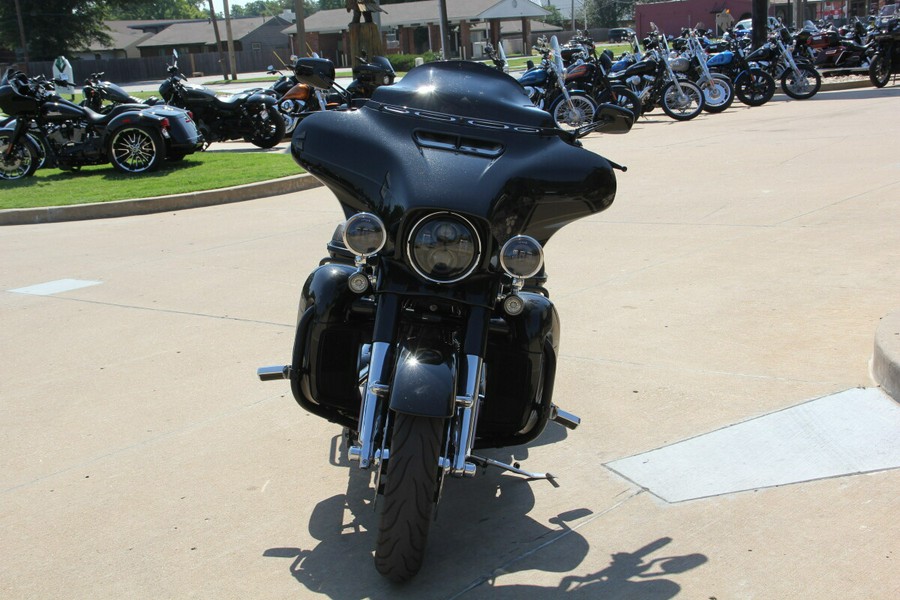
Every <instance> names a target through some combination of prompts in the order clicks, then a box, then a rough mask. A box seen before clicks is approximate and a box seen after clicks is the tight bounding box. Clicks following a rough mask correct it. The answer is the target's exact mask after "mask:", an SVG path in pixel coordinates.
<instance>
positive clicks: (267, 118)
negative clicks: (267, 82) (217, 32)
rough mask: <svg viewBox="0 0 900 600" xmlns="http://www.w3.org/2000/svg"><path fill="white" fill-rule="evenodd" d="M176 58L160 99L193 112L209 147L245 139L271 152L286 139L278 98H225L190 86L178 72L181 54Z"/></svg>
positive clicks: (257, 95) (250, 92) (261, 95)
mask: <svg viewBox="0 0 900 600" xmlns="http://www.w3.org/2000/svg"><path fill="white" fill-rule="evenodd" d="M173 57H174V60H173V63H172V65H171V66H170V67H169V68H168V72H169V77H168V78H166V79H165V80H164V81H163V82H162V83H161V84H160V86H159V95H160V96H162V97H163V99H164V100H165V101H166V103H167V104H171V105H172V106H178V107H180V108H184V109H186V110H189V111H191V113H192V114H193V115H194V119H195V120H196V121H197V126H198V127H199V128H200V132H201V133H202V134H203V138H204V139H205V140H206V143H207V144H210V143H212V142H223V141H226V140H240V139H243V140H246V141H248V142H250V143H251V144H253V145H254V146H258V147H260V148H271V147H273V146H275V145H276V144H278V142H280V141H281V140H282V139H283V138H284V118H283V117H282V116H281V113H279V112H278V109H277V107H276V104H277V102H278V101H277V100H276V99H275V98H274V97H272V96H270V95H269V94H265V93H262V92H260V91H258V90H248V91H244V92H240V93H237V94H234V95H232V96H228V97H227V98H221V97H219V96H217V95H216V92H215V91H214V90H211V89H209V88H207V87H203V86H202V85H194V84H191V83H187V78H186V77H185V76H184V75H182V74H181V72H180V71H179V70H178V54H177V53H173Z"/></svg>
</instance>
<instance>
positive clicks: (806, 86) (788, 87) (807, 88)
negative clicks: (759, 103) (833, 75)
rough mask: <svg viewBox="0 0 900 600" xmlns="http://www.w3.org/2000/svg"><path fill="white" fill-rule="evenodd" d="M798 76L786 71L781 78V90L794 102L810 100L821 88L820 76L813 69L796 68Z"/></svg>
mask: <svg viewBox="0 0 900 600" xmlns="http://www.w3.org/2000/svg"><path fill="white" fill-rule="evenodd" d="M798 69H799V71H800V76H799V77H798V76H797V75H795V74H794V70H793V69H788V70H787V71H785V72H784V75H782V76H781V89H782V90H784V93H785V94H787V95H788V96H790V97H791V98H793V99H794V100H806V99H807V98H812V97H813V96H815V95H816V93H817V92H818V91H819V88H820V87H822V76H821V75H819V72H818V71H816V70H815V69H814V68H813V67H807V66H803V67H798Z"/></svg>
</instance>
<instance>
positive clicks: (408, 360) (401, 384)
mask: <svg viewBox="0 0 900 600" xmlns="http://www.w3.org/2000/svg"><path fill="white" fill-rule="evenodd" d="M397 350H398V352H397V364H396V365H395V367H394V378H393V381H392V382H391V399H390V408H391V410H392V411H394V412H400V413H406V414H410V415H417V416H422V417H439V418H449V417H450V416H452V415H453V406H454V403H455V401H456V376H457V371H458V369H457V359H456V349H455V348H454V347H452V346H450V345H449V344H445V343H443V342H441V341H440V339H439V337H438V336H437V335H419V336H416V337H409V338H407V339H404V340H403V341H401V342H400V344H399V346H398V348H397Z"/></svg>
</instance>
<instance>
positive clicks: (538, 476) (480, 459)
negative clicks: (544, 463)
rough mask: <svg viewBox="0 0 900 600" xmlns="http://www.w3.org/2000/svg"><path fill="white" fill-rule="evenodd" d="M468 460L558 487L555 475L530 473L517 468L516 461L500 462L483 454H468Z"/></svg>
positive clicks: (480, 465)
mask: <svg viewBox="0 0 900 600" xmlns="http://www.w3.org/2000/svg"><path fill="white" fill-rule="evenodd" d="M469 460H471V461H472V462H473V463H475V464H476V465H478V466H479V467H483V468H487V467H497V468H500V469H503V470H505V471H509V472H510V473H515V474H516V475H521V476H522V477H525V478H526V479H546V480H547V481H549V482H550V484H551V485H552V486H553V487H559V484H558V483H556V477H554V476H553V475H551V474H550V473H532V472H530V471H525V470H524V469H520V468H519V463H516V464H515V465H508V464H506V463H502V462H500V461H499V460H494V459H493V458H485V457H483V456H475V455H471V456H469Z"/></svg>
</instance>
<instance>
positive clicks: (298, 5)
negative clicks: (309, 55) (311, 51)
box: [294, 0, 306, 56]
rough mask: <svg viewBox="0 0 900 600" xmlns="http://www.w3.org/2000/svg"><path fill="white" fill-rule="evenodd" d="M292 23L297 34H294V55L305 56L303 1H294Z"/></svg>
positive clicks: (304, 8) (304, 12)
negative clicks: (294, 23) (295, 24)
mask: <svg viewBox="0 0 900 600" xmlns="http://www.w3.org/2000/svg"><path fill="white" fill-rule="evenodd" d="M294 17H295V18H294V21H295V22H296V23H297V32H296V33H295V34H294V54H296V55H297V56H305V55H306V23H304V22H303V21H304V19H306V7H305V6H304V5H303V0H294Z"/></svg>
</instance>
